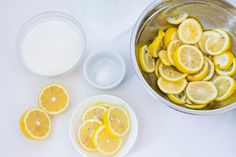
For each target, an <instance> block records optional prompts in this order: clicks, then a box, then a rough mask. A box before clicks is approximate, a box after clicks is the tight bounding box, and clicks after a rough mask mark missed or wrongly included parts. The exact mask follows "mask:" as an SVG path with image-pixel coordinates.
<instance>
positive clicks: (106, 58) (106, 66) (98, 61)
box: [84, 50, 126, 89]
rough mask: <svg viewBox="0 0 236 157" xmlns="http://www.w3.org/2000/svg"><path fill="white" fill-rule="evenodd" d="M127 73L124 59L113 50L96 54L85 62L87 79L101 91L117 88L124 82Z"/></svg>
mask: <svg viewBox="0 0 236 157" xmlns="http://www.w3.org/2000/svg"><path fill="white" fill-rule="evenodd" d="M102 67H103V68H102ZM99 73H100V74H99ZM125 73H126V66H125V62H124V59H123V58H122V57H121V55H120V54H119V53H117V52H114V51H112V50H102V51H99V52H95V53H94V54H92V55H90V56H89V57H88V58H87V59H86V60H85V62H84V76H85V78H86V79H87V81H88V82H89V83H90V84H91V85H92V86H94V87H96V88H99V89H112V88H115V87H117V86H118V85H119V84H120V83H121V81H122V80H123V78H124V76H125Z"/></svg>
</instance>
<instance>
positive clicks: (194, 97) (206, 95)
mask: <svg viewBox="0 0 236 157" xmlns="http://www.w3.org/2000/svg"><path fill="white" fill-rule="evenodd" d="M186 94H187V97H188V99H189V100H190V101H191V102H193V103H194V104H200V105H203V104H208V103H210V102H212V101H213V100H214V99H215V98H216V96H217V94H218V91H217V89H216V86H215V85H214V84H213V83H212V82H207V81H195V82H189V83H188V86H187V88H186Z"/></svg>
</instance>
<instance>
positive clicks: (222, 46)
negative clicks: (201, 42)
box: [205, 29, 230, 55]
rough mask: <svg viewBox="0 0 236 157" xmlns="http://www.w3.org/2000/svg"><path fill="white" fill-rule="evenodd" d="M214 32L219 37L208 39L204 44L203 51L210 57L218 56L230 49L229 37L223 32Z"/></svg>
mask: <svg viewBox="0 0 236 157" xmlns="http://www.w3.org/2000/svg"><path fill="white" fill-rule="evenodd" d="M214 31H216V32H217V33H219V34H220V36H219V37H214V38H208V39H207V40H206V43H205V50H206V53H208V54H210V55H219V54H221V53H223V52H225V51H227V50H228V49H229V48H230V37H229V35H228V34H227V33H226V32H225V31H223V30H220V29H215V30H214Z"/></svg>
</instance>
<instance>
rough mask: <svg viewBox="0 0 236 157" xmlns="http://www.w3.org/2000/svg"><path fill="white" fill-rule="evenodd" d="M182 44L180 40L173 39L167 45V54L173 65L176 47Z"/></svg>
mask: <svg viewBox="0 0 236 157" xmlns="http://www.w3.org/2000/svg"><path fill="white" fill-rule="evenodd" d="M180 45H181V42H180V41H179V40H173V41H171V42H170V44H169V46H168V47H167V56H168V59H169V61H170V63H171V64H172V65H174V60H173V58H174V53H175V51H176V49H177V48H178V47H179V46H180Z"/></svg>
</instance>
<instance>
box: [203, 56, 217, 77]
mask: <svg viewBox="0 0 236 157" xmlns="http://www.w3.org/2000/svg"><path fill="white" fill-rule="evenodd" d="M204 58H205V61H206V62H207V63H208V73H207V75H206V76H205V77H204V78H203V79H202V80H203V81H208V80H210V79H211V78H212V77H213V75H214V72H215V68H214V64H213V62H212V61H211V59H209V58H208V57H204Z"/></svg>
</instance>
